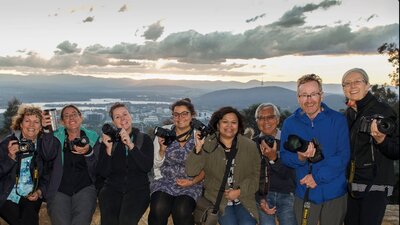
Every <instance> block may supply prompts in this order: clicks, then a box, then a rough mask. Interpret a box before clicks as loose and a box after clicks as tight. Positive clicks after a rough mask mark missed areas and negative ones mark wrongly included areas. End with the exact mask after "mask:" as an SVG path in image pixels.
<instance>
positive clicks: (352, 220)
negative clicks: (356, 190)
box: [344, 195, 363, 225]
mask: <svg viewBox="0 0 400 225" xmlns="http://www.w3.org/2000/svg"><path fill="white" fill-rule="evenodd" d="M362 202H363V199H362V198H360V199H356V198H353V197H351V196H350V195H348V197H347V212H346V216H345V218H344V224H345V225H358V224H360V211H361V205H362Z"/></svg>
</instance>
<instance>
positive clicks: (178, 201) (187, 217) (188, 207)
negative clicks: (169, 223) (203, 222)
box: [172, 195, 196, 225]
mask: <svg viewBox="0 0 400 225" xmlns="http://www.w3.org/2000/svg"><path fill="white" fill-rule="evenodd" d="M195 207H196V201H195V200H194V199H193V198H192V197H190V196H187V195H181V196H177V197H175V199H174V203H173V207H172V219H173V221H174V225H187V224H194V218H193V211H194V208H195Z"/></svg>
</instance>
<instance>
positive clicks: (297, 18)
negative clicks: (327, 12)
mask: <svg viewBox="0 0 400 225" xmlns="http://www.w3.org/2000/svg"><path fill="white" fill-rule="evenodd" d="M340 4H341V2H340V1H335V0H324V1H323V2H321V3H319V4H313V3H310V4H307V5H305V6H295V7H293V8H292V9H291V10H289V11H287V12H285V13H284V14H283V16H282V17H281V18H280V19H279V20H278V21H277V22H275V23H274V25H276V26H282V27H292V26H302V25H304V24H305V23H306V21H305V19H306V16H305V15H304V13H305V12H312V11H314V10H317V9H319V8H322V9H328V8H330V7H332V6H335V5H340Z"/></svg>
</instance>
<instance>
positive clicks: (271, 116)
mask: <svg viewBox="0 0 400 225" xmlns="http://www.w3.org/2000/svg"><path fill="white" fill-rule="evenodd" d="M278 124H279V117H278V116H276V115H275V112H274V109H273V108H272V107H265V108H263V109H262V110H260V112H259V113H258V118H257V126H258V129H259V130H260V131H261V133H263V134H265V135H272V136H275V135H276V131H277V130H276V128H277V127H278Z"/></svg>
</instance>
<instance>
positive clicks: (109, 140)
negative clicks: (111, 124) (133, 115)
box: [101, 134, 113, 156]
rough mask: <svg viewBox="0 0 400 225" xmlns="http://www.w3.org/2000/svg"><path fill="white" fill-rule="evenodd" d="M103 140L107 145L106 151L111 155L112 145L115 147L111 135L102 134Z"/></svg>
mask: <svg viewBox="0 0 400 225" xmlns="http://www.w3.org/2000/svg"><path fill="white" fill-rule="evenodd" d="M101 139H102V142H103V143H104V145H105V146H106V152H107V155H109V156H111V151H112V147H113V142H112V141H111V137H110V136H108V135H106V134H103V135H102V136H101Z"/></svg>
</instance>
